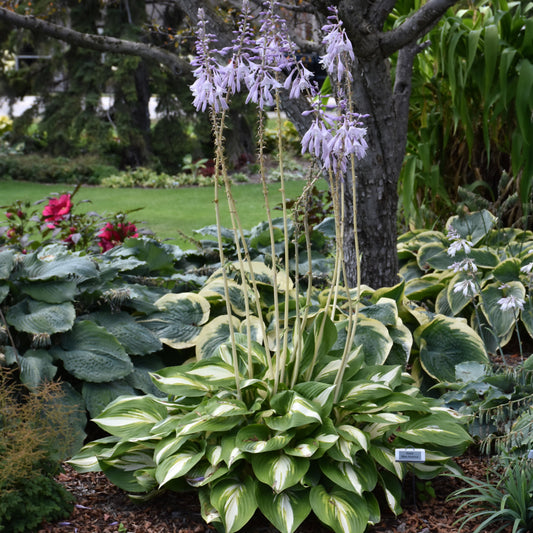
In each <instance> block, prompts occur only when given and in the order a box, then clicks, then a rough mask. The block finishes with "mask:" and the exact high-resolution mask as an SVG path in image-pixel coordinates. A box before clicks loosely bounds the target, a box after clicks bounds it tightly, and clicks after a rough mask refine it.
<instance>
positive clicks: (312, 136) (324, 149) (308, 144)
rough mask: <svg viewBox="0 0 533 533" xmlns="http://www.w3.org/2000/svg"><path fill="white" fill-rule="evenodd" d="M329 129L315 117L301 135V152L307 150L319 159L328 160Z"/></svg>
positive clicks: (330, 136)
mask: <svg viewBox="0 0 533 533" xmlns="http://www.w3.org/2000/svg"><path fill="white" fill-rule="evenodd" d="M331 138H332V135H331V129H330V128H328V127H327V126H326V124H325V123H324V122H323V121H322V120H320V118H319V117H316V118H315V120H313V123H312V124H311V126H310V128H309V129H308V130H307V131H306V132H305V134H304V136H303V137H302V154H304V153H305V152H309V153H310V154H312V155H314V156H315V157H316V158H317V159H319V160H322V161H324V160H329V155H330V148H329V145H330V140H331Z"/></svg>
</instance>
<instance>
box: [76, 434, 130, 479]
mask: <svg viewBox="0 0 533 533" xmlns="http://www.w3.org/2000/svg"><path fill="white" fill-rule="evenodd" d="M119 442H120V439H119V437H113V436H110V437H104V438H102V439H98V440H94V441H92V442H89V443H87V444H86V445H85V446H84V447H83V448H82V449H81V450H80V451H79V452H78V453H77V454H76V455H75V456H74V457H72V458H71V459H69V460H68V461H67V463H68V464H70V465H71V466H72V467H73V468H74V469H76V471H78V472H82V473H83V472H99V471H100V470H101V468H100V465H99V463H98V458H99V457H102V458H106V457H110V456H111V455H112V453H113V446H114V445H116V444H118V443H119Z"/></svg>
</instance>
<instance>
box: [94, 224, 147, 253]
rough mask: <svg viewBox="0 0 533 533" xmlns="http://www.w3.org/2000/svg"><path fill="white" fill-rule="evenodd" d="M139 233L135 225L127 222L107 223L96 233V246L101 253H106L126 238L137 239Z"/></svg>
mask: <svg viewBox="0 0 533 533" xmlns="http://www.w3.org/2000/svg"><path fill="white" fill-rule="evenodd" d="M138 236H139V233H138V232H137V228H136V226H135V224H131V223H129V222H115V223H112V222H107V224H106V225H105V226H104V227H103V228H102V229H101V230H100V233H98V239H99V240H98V246H100V248H102V252H107V251H108V250H111V248H114V247H115V246H117V245H118V244H121V243H123V242H124V241H125V240H126V239H127V238H130V237H138Z"/></svg>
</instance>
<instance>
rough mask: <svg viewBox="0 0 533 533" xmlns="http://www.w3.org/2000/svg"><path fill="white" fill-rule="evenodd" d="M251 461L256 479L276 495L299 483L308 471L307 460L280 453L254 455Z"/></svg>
mask: <svg viewBox="0 0 533 533" xmlns="http://www.w3.org/2000/svg"><path fill="white" fill-rule="evenodd" d="M251 461H252V468H253V470H254V474H255V475H256V477H257V479H259V481H261V482H263V483H265V484H266V485H269V486H270V487H271V488H272V490H273V491H274V492H276V493H280V492H282V491H284V490H285V489H288V488H289V487H292V486H293V485H296V484H297V483H299V482H300V481H301V480H302V478H303V477H304V475H305V473H306V472H307V470H308V469H309V460H308V459H304V458H302V457H294V456H290V455H286V454H284V453H282V452H269V453H262V454H255V455H253V456H252V460H251Z"/></svg>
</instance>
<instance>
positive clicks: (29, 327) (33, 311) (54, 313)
mask: <svg viewBox="0 0 533 533" xmlns="http://www.w3.org/2000/svg"><path fill="white" fill-rule="evenodd" d="M75 319H76V312H75V310H74V306H73V305H72V303H70V302H64V303H62V304H59V305H53V304H47V303H45V302H39V301H37V300H32V299H31V298H27V299H25V300H22V301H21V302H19V303H17V304H15V305H14V306H13V307H10V308H9V310H8V311H7V313H6V320H7V322H8V324H9V325H11V326H13V327H14V328H15V329H17V330H18V331H24V332H26V333H33V334H34V335H35V334H38V333H48V334H50V335H51V334H52V333H60V332H63V331H68V330H69V329H70V328H72V325H73V324H74V320H75Z"/></svg>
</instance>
